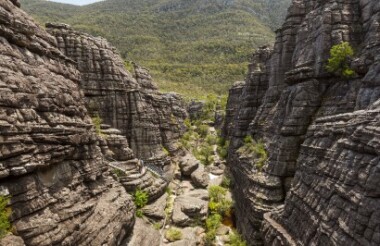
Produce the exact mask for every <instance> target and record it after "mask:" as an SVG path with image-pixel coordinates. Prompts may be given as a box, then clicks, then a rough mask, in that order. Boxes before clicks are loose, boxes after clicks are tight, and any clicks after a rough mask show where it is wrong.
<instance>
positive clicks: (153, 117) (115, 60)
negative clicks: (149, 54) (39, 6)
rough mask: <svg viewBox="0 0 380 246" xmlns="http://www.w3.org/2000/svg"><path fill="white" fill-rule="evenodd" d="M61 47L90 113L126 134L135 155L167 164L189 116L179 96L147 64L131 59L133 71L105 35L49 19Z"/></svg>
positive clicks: (176, 146) (156, 162) (49, 26)
mask: <svg viewBox="0 0 380 246" xmlns="http://www.w3.org/2000/svg"><path fill="white" fill-rule="evenodd" d="M46 26H47V30H48V32H50V33H51V34H52V35H53V36H55V38H56V40H57V43H58V47H59V49H60V50H61V51H62V52H63V53H64V54H66V55H67V56H68V57H70V58H71V59H73V60H74V61H76V64H77V68H78V70H79V71H80V72H81V80H80V87H81V89H83V91H84V94H85V96H86V100H85V101H86V106H87V108H88V110H89V112H90V113H91V115H92V116H96V115H99V116H100V118H101V119H102V121H103V122H104V123H105V124H108V125H110V126H112V127H113V128H116V129H119V130H120V131H121V133H122V135H124V136H126V137H127V139H128V143H129V146H130V148H131V149H132V150H133V152H134V153H135V155H136V157H137V158H139V159H142V160H143V161H144V162H145V163H146V164H148V163H149V164H154V165H160V166H163V165H166V164H168V158H167V155H166V152H167V151H168V152H170V153H172V154H173V153H177V152H178V150H179V145H178V143H177V140H178V139H179V137H180V135H181V133H183V132H184V130H185V128H184V127H183V120H184V119H185V118H186V117H187V113H186V110H185V109H184V105H183V103H182V99H181V98H180V97H179V96H178V95H176V94H173V93H171V94H162V93H159V92H158V91H157V87H156V86H155V85H154V83H153V81H152V78H151V76H150V75H149V73H148V70H146V69H144V68H141V67H139V66H137V65H134V68H133V70H134V72H133V74H131V73H130V72H128V71H127V70H126V68H125V65H124V62H123V60H122V59H121V57H120V55H119V54H118V53H117V52H116V50H115V48H114V47H112V46H111V45H110V44H109V43H108V42H107V41H106V40H105V39H103V38H98V37H92V36H90V35H88V34H85V33H81V32H77V31H75V30H73V29H71V27H70V26H68V25H65V24H51V23H50V24H47V25H46Z"/></svg>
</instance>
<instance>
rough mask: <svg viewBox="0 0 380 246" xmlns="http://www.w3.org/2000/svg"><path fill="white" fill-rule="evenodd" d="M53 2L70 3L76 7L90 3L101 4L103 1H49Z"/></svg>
mask: <svg viewBox="0 0 380 246" xmlns="http://www.w3.org/2000/svg"><path fill="white" fill-rule="evenodd" d="M49 1H51V2H58V3H69V4H74V5H86V4H90V3H95V2H100V1H102V0H49Z"/></svg>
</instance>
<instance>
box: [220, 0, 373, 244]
mask: <svg viewBox="0 0 380 246" xmlns="http://www.w3.org/2000/svg"><path fill="white" fill-rule="evenodd" d="M379 21H380V2H379V1H375V0H372V1H371V0H360V1H359V0H353V1H352V0H350V1H349V0H339V1H338V0H331V1H313V0H294V1H293V4H292V6H291V7H290V8H289V12H288V16H287V18H286V21H285V23H284V25H283V26H282V28H281V29H279V30H278V31H277V38H276V43H275V45H274V49H273V51H271V50H270V49H269V48H266V47H264V48H263V49H260V50H258V51H257V52H256V53H255V55H254V57H253V61H252V64H251V66H250V69H249V70H250V71H249V75H248V77H247V79H246V81H245V84H238V85H236V86H235V87H233V88H232V89H231V91H230V98H229V103H228V106H227V118H226V121H227V123H226V127H225V129H224V133H225V134H226V135H228V137H229V138H230V140H231V145H230V151H229V154H230V155H229V168H230V170H231V173H232V176H233V177H235V186H234V190H233V193H234V196H235V201H236V213H237V214H236V216H237V221H238V228H239V230H240V231H241V232H242V233H243V234H244V236H245V238H246V239H248V241H249V242H250V243H251V244H254V245H257V244H261V243H264V244H266V245H378V244H379V243H380V213H379V212H378V211H379V209H380V195H379V194H380V193H379V188H378V187H379V185H380V176H379V167H380V162H379V160H380V153H379V149H380V148H379V147H380V146H379V140H380V135H379V132H380V100H379V99H380V65H379V61H380V56H379V54H380V53H379V51H380V39H379V34H380V29H379ZM342 41H346V42H349V43H350V44H351V45H352V46H353V47H354V49H355V51H356V52H355V57H356V59H354V60H353V61H352V63H351V67H352V68H353V69H354V70H355V71H356V75H355V76H354V77H353V78H342V77H339V76H336V75H333V74H330V73H328V72H327V71H326V69H325V65H326V63H327V59H328V57H329V50H330V48H331V47H332V46H333V45H335V44H339V43H341V42H342ZM238 102H240V103H239V104H238ZM233 109H237V110H236V112H234V111H233ZM246 135H251V136H253V138H254V139H256V140H260V139H262V140H263V141H264V142H265V146H266V151H267V153H268V156H269V157H268V160H267V161H266V162H265V165H264V167H263V169H260V168H257V167H256V163H257V159H256V160H255V159H254V158H253V159H252V158H244V156H239V153H238V152H237V151H236V150H237V149H239V147H241V146H242V145H243V144H244V143H243V139H244V137H245V136H246ZM247 215H248V216H247Z"/></svg>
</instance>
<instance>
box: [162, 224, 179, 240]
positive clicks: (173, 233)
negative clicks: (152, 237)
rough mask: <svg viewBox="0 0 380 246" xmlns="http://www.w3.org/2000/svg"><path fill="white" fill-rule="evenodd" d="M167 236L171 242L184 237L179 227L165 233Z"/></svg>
mask: <svg viewBox="0 0 380 246" xmlns="http://www.w3.org/2000/svg"><path fill="white" fill-rule="evenodd" d="M165 238H166V239H167V240H169V241H170V242H174V241H178V240H181V239H182V232H181V231H180V230H178V229H177V228H173V227H172V228H170V229H169V230H167V231H166V233H165Z"/></svg>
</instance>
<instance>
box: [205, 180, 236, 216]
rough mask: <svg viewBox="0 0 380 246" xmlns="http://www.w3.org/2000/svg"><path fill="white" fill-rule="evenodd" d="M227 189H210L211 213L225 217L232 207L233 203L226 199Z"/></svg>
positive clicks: (213, 186) (216, 186)
mask: <svg viewBox="0 0 380 246" xmlns="http://www.w3.org/2000/svg"><path fill="white" fill-rule="evenodd" d="M227 191H228V190H227V189H226V188H223V187H221V186H218V185H212V186H210V188H209V189H208V193H209V197H210V201H209V205H208V207H209V209H210V211H211V213H213V214H215V213H217V214H220V215H221V216H224V215H225V214H226V213H227V212H228V211H229V210H230V209H231V207H232V201H231V200H229V199H227V198H226V194H227Z"/></svg>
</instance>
